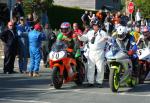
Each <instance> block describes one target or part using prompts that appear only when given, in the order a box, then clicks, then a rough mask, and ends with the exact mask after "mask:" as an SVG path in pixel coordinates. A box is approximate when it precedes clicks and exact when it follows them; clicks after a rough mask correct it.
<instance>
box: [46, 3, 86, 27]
mask: <svg viewBox="0 0 150 103" xmlns="http://www.w3.org/2000/svg"><path fill="white" fill-rule="evenodd" d="M84 11H85V10H83V9H79V8H69V7H63V6H56V5H55V6H52V7H50V8H49V10H48V18H49V23H50V25H51V27H52V28H53V29H59V27H60V24H61V23H62V22H70V23H71V24H72V23H74V22H77V23H78V24H79V25H80V26H81V25H82V21H81V16H82V14H83V13H84Z"/></svg>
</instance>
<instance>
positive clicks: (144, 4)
mask: <svg viewBox="0 0 150 103" xmlns="http://www.w3.org/2000/svg"><path fill="white" fill-rule="evenodd" d="M133 2H134V3H135V10H137V9H138V8H139V9H140V10H141V12H142V15H143V16H144V17H145V18H150V0H133Z"/></svg>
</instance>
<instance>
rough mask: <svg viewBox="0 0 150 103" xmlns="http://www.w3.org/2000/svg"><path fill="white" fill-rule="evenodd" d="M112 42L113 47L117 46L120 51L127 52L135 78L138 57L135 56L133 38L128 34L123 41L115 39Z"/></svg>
mask: <svg viewBox="0 0 150 103" xmlns="http://www.w3.org/2000/svg"><path fill="white" fill-rule="evenodd" d="M112 41H113V45H115V44H117V45H118V46H119V47H120V48H121V49H122V50H124V51H127V53H128V55H129V56H130V59H131V61H132V67H133V76H137V73H138V72H137V70H138V56H137V54H136V51H137V45H136V43H135V40H134V37H133V36H132V35H130V34H127V36H126V37H125V38H124V39H123V40H119V39H118V38H116V39H113V40H112Z"/></svg>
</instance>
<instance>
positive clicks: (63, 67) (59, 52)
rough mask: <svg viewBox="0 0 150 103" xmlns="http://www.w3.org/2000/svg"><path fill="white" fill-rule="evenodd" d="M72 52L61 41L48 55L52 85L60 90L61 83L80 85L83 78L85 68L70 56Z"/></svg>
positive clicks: (55, 44)
mask: <svg viewBox="0 0 150 103" xmlns="http://www.w3.org/2000/svg"><path fill="white" fill-rule="evenodd" d="M72 52H73V50H72V49H70V48H68V46H67V45H66V43H64V42H63V41H57V42H56V43H54V45H53V46H52V50H51V52H50V53H49V64H50V68H51V69H52V83H53V85H54V87H55V88H56V89H60V88H61V87H62V84H63V83H67V82H70V81H74V82H75V83H76V84H77V85H82V83H83V81H84V78H85V68H84V65H83V63H82V62H81V61H80V60H76V59H75V58H73V55H72Z"/></svg>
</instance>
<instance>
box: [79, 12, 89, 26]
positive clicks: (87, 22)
mask: <svg viewBox="0 0 150 103" xmlns="http://www.w3.org/2000/svg"><path fill="white" fill-rule="evenodd" d="M81 20H82V23H83V26H85V25H88V24H89V18H88V11H85V13H84V14H83V15H82V17H81Z"/></svg>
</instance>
